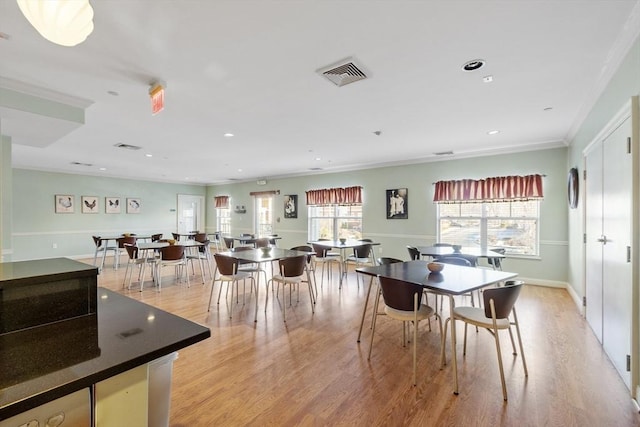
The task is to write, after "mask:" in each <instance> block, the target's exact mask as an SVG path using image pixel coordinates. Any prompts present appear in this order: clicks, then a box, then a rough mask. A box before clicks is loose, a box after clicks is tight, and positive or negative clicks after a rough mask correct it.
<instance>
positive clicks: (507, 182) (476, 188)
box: [433, 175, 543, 203]
mask: <svg viewBox="0 0 640 427" xmlns="http://www.w3.org/2000/svg"><path fill="white" fill-rule="evenodd" d="M435 186H436V187H435V194H434V195H433V201H434V202H435V203H484V202H508V201H521V202H523V201H528V200H538V199H542V198H543V192H542V175H527V176H501V177H495V178H485V179H479V180H474V179H462V180H458V181H438V182H436V184H435Z"/></svg>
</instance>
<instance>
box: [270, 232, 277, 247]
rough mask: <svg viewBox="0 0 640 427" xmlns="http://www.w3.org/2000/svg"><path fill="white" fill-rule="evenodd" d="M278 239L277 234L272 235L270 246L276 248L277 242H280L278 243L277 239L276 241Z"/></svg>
mask: <svg viewBox="0 0 640 427" xmlns="http://www.w3.org/2000/svg"><path fill="white" fill-rule="evenodd" d="M276 237H278V235H277V234H271V235H269V244H270V245H271V246H276V244H277V242H278V241H277V239H276Z"/></svg>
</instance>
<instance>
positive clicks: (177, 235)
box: [171, 233, 180, 240]
mask: <svg viewBox="0 0 640 427" xmlns="http://www.w3.org/2000/svg"><path fill="white" fill-rule="evenodd" d="M171 235H172V236H173V240H180V235H179V234H178V233H171Z"/></svg>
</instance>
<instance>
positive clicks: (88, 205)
mask: <svg viewBox="0 0 640 427" xmlns="http://www.w3.org/2000/svg"><path fill="white" fill-rule="evenodd" d="M81 203H82V213H98V198H97V197H96V196H82V202H81Z"/></svg>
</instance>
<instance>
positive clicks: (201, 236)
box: [193, 233, 207, 243]
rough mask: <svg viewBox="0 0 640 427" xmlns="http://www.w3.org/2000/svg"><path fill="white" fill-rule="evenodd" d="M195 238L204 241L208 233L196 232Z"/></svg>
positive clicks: (197, 240)
mask: <svg viewBox="0 0 640 427" xmlns="http://www.w3.org/2000/svg"><path fill="white" fill-rule="evenodd" d="M193 240H195V241H196V242H200V243H204V241H205V240H207V233H196V235H195V236H193Z"/></svg>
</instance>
